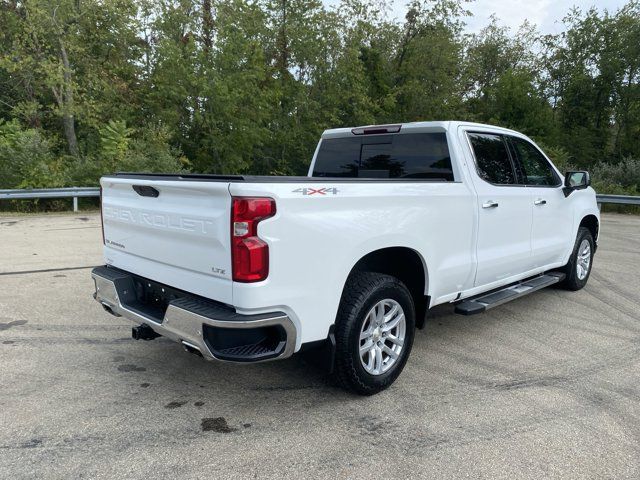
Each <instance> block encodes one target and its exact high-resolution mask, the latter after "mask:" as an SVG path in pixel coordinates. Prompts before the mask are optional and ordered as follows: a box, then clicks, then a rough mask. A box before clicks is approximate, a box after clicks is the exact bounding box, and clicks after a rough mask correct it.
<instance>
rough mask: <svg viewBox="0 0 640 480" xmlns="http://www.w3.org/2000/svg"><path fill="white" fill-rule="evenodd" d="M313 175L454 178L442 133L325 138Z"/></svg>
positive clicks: (445, 138) (445, 140)
mask: <svg viewBox="0 0 640 480" xmlns="http://www.w3.org/2000/svg"><path fill="white" fill-rule="evenodd" d="M313 176H314V177H354V178H407V179H411V178H415V179H427V180H440V181H453V169H452V167H451V158H450V156H449V146H448V144H447V137H446V134H445V133H444V132H429V133H405V134H396V135H375V136H366V135H363V136H353V137H342V138H326V139H324V140H322V142H321V143H320V149H319V150H318V155H317V157H316V162H315V165H314V169H313Z"/></svg>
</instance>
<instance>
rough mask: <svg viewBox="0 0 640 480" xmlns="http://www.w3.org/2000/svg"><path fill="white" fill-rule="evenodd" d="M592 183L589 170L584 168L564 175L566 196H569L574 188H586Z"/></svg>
mask: <svg viewBox="0 0 640 480" xmlns="http://www.w3.org/2000/svg"><path fill="white" fill-rule="evenodd" d="M589 185H591V177H590V176H589V172H586V171H584V170H582V171H577V172H567V173H566V174H565V176H564V188H563V189H562V191H563V192H564V196H565V197H568V196H569V195H571V192H573V191H574V190H584V189H585V188H587V187H588V186H589Z"/></svg>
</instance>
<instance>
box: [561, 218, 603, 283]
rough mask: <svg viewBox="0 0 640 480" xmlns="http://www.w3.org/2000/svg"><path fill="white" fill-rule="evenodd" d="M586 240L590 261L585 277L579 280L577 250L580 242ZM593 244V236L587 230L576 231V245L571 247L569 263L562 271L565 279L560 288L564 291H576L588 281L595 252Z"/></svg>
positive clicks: (581, 228) (583, 228) (582, 228)
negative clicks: (589, 249)
mask: <svg viewBox="0 0 640 480" xmlns="http://www.w3.org/2000/svg"><path fill="white" fill-rule="evenodd" d="M584 240H586V241H588V242H589V247H590V248H591V260H590V262H589V267H588V269H587V275H586V276H585V277H584V278H582V279H580V278H579V276H578V271H577V262H578V255H579V253H580V252H579V251H578V250H579V248H580V245H581V244H582V242H583V241H584ZM594 247H595V242H594V241H593V236H592V235H591V232H590V231H589V229H588V228H585V227H580V228H579V229H578V235H577V237H576V243H575V245H574V246H573V252H571V257H570V258H569V263H567V265H565V267H564V269H563V271H564V274H565V275H566V278H565V279H564V280H563V281H562V283H561V284H560V286H561V287H562V288H564V289H565V290H571V291H576V290H580V289H581V288H583V287H584V286H585V285H586V284H587V281H588V280H589V275H591V269H592V268H593V254H594V252H595V248H594Z"/></svg>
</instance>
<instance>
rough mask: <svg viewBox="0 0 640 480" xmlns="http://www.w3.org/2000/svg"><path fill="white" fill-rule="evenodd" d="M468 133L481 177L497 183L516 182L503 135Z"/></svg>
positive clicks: (507, 183) (510, 183)
mask: <svg viewBox="0 0 640 480" xmlns="http://www.w3.org/2000/svg"><path fill="white" fill-rule="evenodd" d="M468 135H469V141H470V142H471V146H472V147H473V153H474V155H475V157H476V165H477V169H478V174H479V175H480V177H481V178H483V179H484V180H486V181H487V182H489V183H493V184H497V185H513V184H515V183H516V177H515V174H514V171H513V166H512V164H511V159H510V158H509V152H508V151H507V145H506V143H505V142H504V140H503V138H502V136H501V135H496V134H492V133H469V134H468Z"/></svg>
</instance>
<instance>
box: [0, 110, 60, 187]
mask: <svg viewBox="0 0 640 480" xmlns="http://www.w3.org/2000/svg"><path fill="white" fill-rule="evenodd" d="M63 184H64V165H63V164H62V163H61V162H60V161H59V160H57V159H56V158H55V157H54V155H53V153H52V145H51V143H50V142H49V141H48V140H47V139H46V138H44V137H43V136H42V134H41V133H40V131H38V130H35V129H23V128H21V127H20V125H19V124H18V122H17V121H15V120H14V121H11V122H3V121H2V120H0V188H45V187H60V186H62V185H63Z"/></svg>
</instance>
